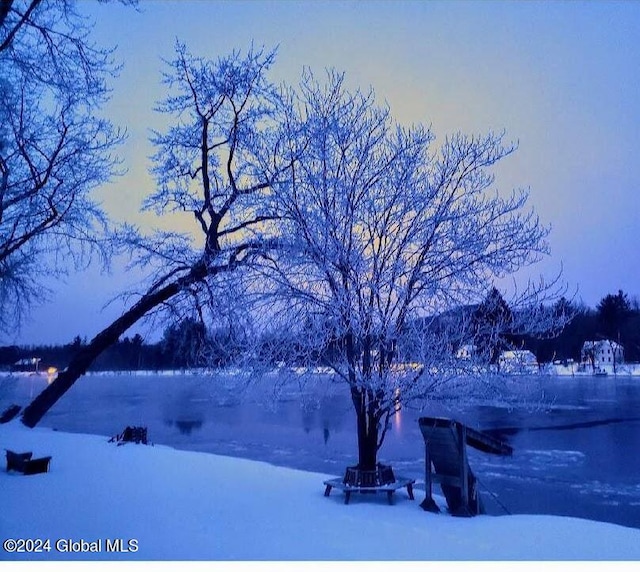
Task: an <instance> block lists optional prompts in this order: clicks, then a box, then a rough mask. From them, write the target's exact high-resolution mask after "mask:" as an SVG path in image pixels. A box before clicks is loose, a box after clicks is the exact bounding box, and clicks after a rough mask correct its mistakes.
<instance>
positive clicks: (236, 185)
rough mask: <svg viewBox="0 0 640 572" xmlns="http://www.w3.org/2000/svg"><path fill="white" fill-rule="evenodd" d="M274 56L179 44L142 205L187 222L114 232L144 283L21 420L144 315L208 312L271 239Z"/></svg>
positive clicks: (276, 173)
mask: <svg viewBox="0 0 640 572" xmlns="http://www.w3.org/2000/svg"><path fill="white" fill-rule="evenodd" d="M274 58H275V54H274V52H266V51H264V50H254V49H251V50H249V52H248V53H247V54H246V55H241V54H240V53H239V52H234V53H233V54H231V55H229V56H226V57H221V58H219V59H217V60H216V61H209V60H205V59H202V58H198V57H195V56H192V55H191V54H189V53H188V51H187V49H186V47H185V46H184V45H182V44H179V43H178V44H177V46H176V57H175V59H174V60H173V61H170V62H167V66H168V71H167V72H166V74H165V75H164V82H165V84H166V85H167V89H168V95H167V97H166V98H165V99H164V100H163V101H162V102H161V103H160V104H159V106H158V109H159V111H160V112H162V113H164V114H166V115H167V116H168V117H169V118H171V119H172V125H171V126H170V127H169V128H168V129H167V131H166V132H163V133H155V134H154V136H153V142H154V143H155V145H156V148H157V152H156V155H155V156H154V158H153V161H154V167H153V173H154V174H155V176H156V180H157V190H156V192H155V193H154V194H152V195H151V196H150V197H148V199H147V201H146V202H145V208H147V209H153V210H154V211H156V212H157V213H158V214H162V215H168V214H169V213H171V212H176V211H177V212H186V213H189V214H191V215H192V220H193V222H194V226H193V228H192V229H191V230H190V231H189V232H184V233H178V232H158V233H155V234H153V235H143V234H141V233H140V232H138V231H137V230H136V229H134V228H130V227H129V228H126V229H124V230H123V231H122V233H121V237H120V238H121V240H122V241H123V242H125V243H126V244H127V245H128V246H129V247H131V248H133V251H134V253H135V254H136V258H135V263H136V264H138V265H140V266H141V267H143V268H144V269H145V270H146V271H147V272H148V273H149V282H150V283H149V286H148V288H147V289H146V290H145V291H143V292H142V293H141V294H139V295H137V300H136V301H135V302H134V303H133V304H132V305H131V306H130V308H129V309H128V310H127V311H125V312H124V313H123V314H122V316H121V317H120V318H118V319H117V320H116V321H114V322H113V323H112V324H111V325H109V326H108V327H107V328H105V329H104V330H103V331H102V332H100V333H99V334H98V335H97V336H96V337H95V338H93V340H91V342H90V343H89V344H88V345H86V346H84V347H83V348H82V350H81V351H80V352H79V354H78V355H77V356H76V357H75V358H74V359H73V360H72V361H71V363H70V364H69V366H68V367H67V369H66V371H64V372H62V373H61V374H60V375H59V376H58V378H57V380H56V381H55V382H54V383H52V384H51V385H49V386H48V387H47V388H46V389H45V390H44V391H43V393H41V394H40V395H39V396H38V397H37V398H36V399H35V400H34V401H33V402H32V403H31V404H30V405H29V406H28V407H27V408H26V409H25V410H24V412H23V417H22V420H23V422H24V423H25V424H26V425H28V426H30V427H33V426H34V425H35V424H36V423H38V421H39V420H40V419H41V418H42V416H43V415H44V414H45V413H46V412H47V411H48V409H49V408H50V407H51V406H52V405H53V404H54V403H55V402H56V401H57V400H58V399H59V398H60V397H61V396H62V395H63V394H64V393H65V392H66V391H67V390H68V389H69V388H70V387H71V385H72V384H73V383H74V382H75V381H76V380H77V379H78V378H79V377H80V376H81V375H83V374H84V373H85V371H86V369H87V367H88V366H89V365H90V364H91V363H92V362H93V360H94V359H95V358H96V357H97V356H98V355H99V354H100V353H101V352H102V351H104V350H105V349H106V348H107V347H108V346H109V345H111V344H113V343H114V342H116V341H117V340H118V338H119V337H120V336H121V335H122V334H123V333H124V332H125V331H126V330H127V329H128V328H129V327H131V326H132V325H133V324H135V323H136V322H138V321H139V320H140V319H142V318H143V317H145V316H153V315H157V314H158V313H165V312H170V311H174V312H184V311H185V308H189V312H191V313H194V312H195V314H196V315H197V314H198V313H200V314H202V313H205V312H207V309H209V311H214V312H215V310H216V307H219V305H220V301H221V300H225V301H226V300H227V299H228V298H227V297H228V294H229V280H228V279H227V278H225V277H224V275H226V274H228V273H229V272H230V271H232V270H236V269H237V268H239V267H241V266H242V265H244V264H247V263H248V262H250V261H251V260H252V258H253V257H254V256H256V255H257V254H258V253H260V252H262V251H264V250H265V249H266V248H268V247H269V238H270V236H271V234H272V231H271V229H270V221H271V219H272V216H273V215H272V214H271V213H272V212H273V209H270V208H269V205H270V203H271V202H272V194H273V193H272V185H273V184H274V182H276V181H277V180H278V178H280V177H283V176H284V174H286V173H287V172H288V170H289V169H290V164H291V160H290V159H287V158H286V157H287V153H286V152H283V150H282V149H281V148H280V142H279V139H278V138H277V129H276V127H275V126H276V115H277V113H278V111H279V106H280V98H279V95H278V90H277V89H275V88H274V86H273V85H272V84H271V83H269V82H268V81H267V77H266V73H267V70H268V69H269V67H270V66H271V65H272V63H273V61H274ZM284 151H286V150H284Z"/></svg>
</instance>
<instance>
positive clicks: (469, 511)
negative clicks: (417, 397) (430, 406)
mask: <svg viewBox="0 0 640 572" xmlns="http://www.w3.org/2000/svg"><path fill="white" fill-rule="evenodd" d="M418 424H419V426H420V431H421V433H422V437H423V439H424V442H425V492H426V496H425V499H424V501H422V503H421V505H420V506H422V508H423V509H425V510H430V511H436V512H438V511H439V509H438V506H437V505H436V503H435V501H434V500H433V497H432V496H431V495H432V487H433V483H439V484H440V486H441V487H442V493H443V494H444V496H445V498H446V499H447V506H448V508H449V512H450V513H451V514H453V515H456V516H474V515H476V514H480V513H482V512H483V509H482V503H481V501H480V495H479V494H478V490H477V479H476V477H475V475H474V474H473V472H472V471H471V467H470V466H469V462H468V460H467V449H466V445H469V446H471V447H473V448H475V449H478V450H480V451H483V452H485V453H491V454H494V455H503V456H504V455H511V454H512V453H513V449H512V448H511V447H510V446H509V445H508V444H506V443H504V442H502V441H500V440H498V439H495V438H494V437H491V436H490V435H487V434H486V433H483V432H481V431H477V430H475V429H472V428H471V427H467V426H465V425H463V424H462V423H460V422H458V421H454V420H453V419H446V418H440V417H421V418H420V419H419V420H418Z"/></svg>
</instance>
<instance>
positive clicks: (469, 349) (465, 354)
mask: <svg viewBox="0 0 640 572" xmlns="http://www.w3.org/2000/svg"><path fill="white" fill-rule="evenodd" d="M477 349H478V348H477V347H476V346H474V345H473V344H464V345H462V346H460V347H459V348H458V349H457V350H456V358H457V359H471V358H472V357H473V356H474V355H475V353H476V351H477Z"/></svg>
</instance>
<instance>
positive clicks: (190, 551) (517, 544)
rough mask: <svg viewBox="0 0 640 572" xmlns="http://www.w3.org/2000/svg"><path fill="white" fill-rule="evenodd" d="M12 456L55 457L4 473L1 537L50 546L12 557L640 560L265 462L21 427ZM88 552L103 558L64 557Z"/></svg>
mask: <svg viewBox="0 0 640 572" xmlns="http://www.w3.org/2000/svg"><path fill="white" fill-rule="evenodd" d="M0 447H2V448H7V449H11V450H14V451H18V452H23V451H33V453H34V456H35V457H38V456H45V455H52V456H53V460H52V462H51V471H50V472H49V473H47V474H41V475H34V476H22V475H19V474H17V473H6V472H5V471H4V470H2V471H0V491H2V492H1V496H2V509H1V510H0V538H1V540H2V541H3V542H4V541H6V540H7V539H34V540H35V539H40V540H49V541H50V543H49V547H50V550H49V551H46V545H45V551H44V552H39V553H8V552H6V550H2V551H0V559H3V560H53V559H57V560H61V559H62V560H84V559H100V560H110V559H119V560H133V559H135V560H540V559H544V560H547V559H551V560H602V559H604V560H637V559H640V530H637V529H632V528H625V527H621V526H617V525H613V524H605V523H598V522H592V521H586V520H579V519H573V518H565V517H551V516H523V515H520V516H502V517H492V516H480V517H476V518H471V519H463V518H454V517H451V516H449V515H447V514H446V513H444V514H439V515H436V514H431V513H425V512H423V511H422V510H421V509H420V508H419V506H418V505H419V502H420V501H421V499H422V496H423V493H422V491H417V494H416V500H415V501H410V500H408V498H407V497H406V495H405V493H404V491H402V492H398V493H397V494H396V501H395V504H394V505H393V506H389V505H388V504H387V502H386V498H385V497H384V496H382V495H380V496H376V497H371V496H367V497H362V496H359V495H356V496H355V497H353V500H352V502H351V503H350V504H349V505H348V506H345V505H344V504H343V498H342V496H341V494H339V493H336V492H332V494H331V496H330V497H329V498H325V497H324V496H323V490H324V487H323V485H322V481H323V479H324V478H326V476H327V475H321V474H317V473H308V472H302V471H296V470H293V469H285V468H280V467H275V466H272V465H269V464H265V463H260V462H255V461H248V460H243V459H235V458H229V457H222V456H217V455H210V454H205V453H194V452H188V451H178V450H175V449H171V448H169V447H164V446H154V447H151V446H144V445H134V444H127V445H124V446H120V447H118V446H116V445H115V444H113V443H108V440H107V438H106V437H99V436H94V435H79V434H67V433H60V432H56V431H52V430H49V429H43V428H36V429H33V430H29V429H26V428H24V427H23V426H22V425H21V424H20V423H18V422H15V421H14V422H11V423H9V424H5V425H0ZM118 540H121V541H122V543H121V545H119V544H118V542H116V541H118ZM82 541H84V544H83V542H82ZM98 541H99V542H98ZM133 541H135V542H133ZM74 543H75V544H74ZM82 547H85V548H89V547H93V548H94V549H96V548H97V549H99V550H100V551H99V552H64V551H63V550H65V549H66V550H68V549H69V548H71V549H73V548H82ZM108 547H109V548H111V549H112V550H113V549H116V548H117V549H118V550H124V549H127V548H129V549H130V551H129V552H124V551H115V552H114V551H111V552H109V551H107V548H108Z"/></svg>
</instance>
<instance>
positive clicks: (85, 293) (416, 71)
mask: <svg viewBox="0 0 640 572" xmlns="http://www.w3.org/2000/svg"><path fill="white" fill-rule="evenodd" d="M80 6H81V9H82V10H83V11H84V12H86V13H87V14H88V15H90V16H91V17H93V18H95V21H96V28H95V33H94V38H95V40H96V41H97V42H98V43H99V44H101V45H103V46H109V45H117V51H116V57H117V59H118V60H119V61H121V62H122V64H123V69H122V72H121V74H120V76H119V77H118V78H116V79H115V80H114V81H113V82H112V88H113V97H112V100H111V102H110V103H109V104H108V105H107V106H106V107H105V109H104V110H103V114H104V115H106V116H107V117H109V118H110V119H111V120H112V121H113V122H114V123H115V124H117V125H119V126H122V127H124V128H126V130H127V132H128V140H127V142H126V144H125V145H124V146H123V147H122V149H121V155H122V158H123V162H124V163H123V165H124V167H126V168H127V170H128V171H127V174H126V175H125V176H123V177H120V178H118V179H117V180H116V181H114V182H113V183H112V184H109V185H107V186H105V187H104V188H101V189H99V190H98V191H97V193H98V196H99V197H100V200H101V201H102V202H103V204H104V206H105V209H106V211H107V212H108V214H109V215H110V216H111V217H112V218H113V219H114V220H118V221H128V222H132V223H136V224H140V225H142V226H151V225H155V226H164V225H172V224H186V223H187V222H189V223H190V221H187V220H178V221H177V223H176V221H174V220H171V221H168V220H163V221H158V220H156V219H154V218H153V217H152V216H151V215H149V214H145V215H144V216H141V215H140V214H139V212H138V210H139V206H140V203H141V201H142V199H143V198H144V196H145V195H146V194H148V193H150V192H151V191H152V190H153V189H154V182H153V179H152V178H151V177H150V176H149V175H148V168H149V166H150V163H149V160H148V157H149V156H150V155H151V154H152V152H153V149H152V147H151V146H150V144H149V143H148V137H149V134H150V129H152V128H162V126H163V119H162V118H161V117H160V116H159V115H158V114H157V113H155V112H154V111H153V108H154V104H155V102H156V101H157V100H159V99H160V98H161V97H162V95H163V91H162V89H163V88H162V85H161V83H160V71H161V70H162V69H163V63H162V59H163V58H165V59H169V58H171V57H172V53H173V46H174V42H175V40H176V39H179V40H181V41H183V42H185V43H186V45H187V47H188V48H189V50H190V51H191V52H193V53H194V54H196V55H200V56H203V57H210V58H212V59H214V58H216V57H218V56H221V55H226V54H228V53H230V52H231V51H232V50H234V49H239V50H242V51H246V50H247V48H248V47H249V46H250V44H251V42H252V41H253V43H254V45H257V46H261V45H264V46H265V47H267V48H272V47H275V46H278V58H277V61H276V64H275V66H274V67H273V69H272V73H271V78H272V79H273V80H274V81H276V82H281V81H284V82H288V83H295V82H297V80H298V79H299V77H300V74H301V72H302V69H303V67H305V66H308V67H310V68H311V69H313V70H314V71H316V72H321V71H322V70H323V69H324V68H327V67H334V68H337V69H339V70H343V71H345V72H346V74H347V81H348V84H349V85H350V86H352V87H361V88H363V89H367V88H368V87H370V86H371V87H373V89H374V90H375V93H376V96H377V98H378V100H379V101H380V103H384V102H386V103H388V105H389V106H390V107H391V111H392V114H393V115H394V116H395V118H396V119H397V120H398V121H399V122H401V123H403V124H411V123H418V122H420V123H425V124H427V125H431V127H432V129H433V131H434V133H435V135H436V137H437V139H438V140H442V139H443V138H444V136H445V135H446V134H448V133H452V132H455V131H463V132H466V133H486V132H487V131H490V130H493V131H502V130H505V131H506V133H507V137H508V139H510V140H514V141H517V142H518V145H519V146H518V151H517V152H516V153H515V154H514V155H512V156H511V157H509V158H507V159H505V161H504V162H503V164H502V165H500V167H499V168H498V169H497V170H496V175H497V179H496V183H495V187H496V189H497V190H498V191H500V192H503V193H508V192H510V190H511V189H513V188H518V187H523V188H527V189H530V205H531V206H532V207H533V208H534V209H535V210H536V212H537V213H538V214H539V215H540V218H541V221H542V222H543V223H544V224H548V225H550V226H551V228H552V231H551V234H550V236H549V243H550V248H551V256H550V257H549V258H548V259H546V260H545V261H543V262H542V263H540V264H538V265H537V266H535V267H533V268H530V269H527V275H531V276H533V277H537V276H538V275H540V274H543V275H546V276H552V275H555V274H557V273H558V272H559V271H560V270H561V269H562V272H563V280H564V281H565V282H566V284H567V286H568V293H569V295H573V294H574V293H576V292H577V293H576V294H575V296H576V299H577V300H582V301H584V302H585V303H587V304H588V305H590V306H595V305H596V304H597V302H598V301H599V300H600V298H602V297H603V296H604V295H605V294H607V293H611V292H617V290H618V289H622V290H624V291H625V292H628V293H629V294H631V295H634V296H635V295H638V296H640V216H639V215H640V213H639V211H640V208H639V207H640V198H639V195H640V175H639V174H638V169H639V161H638V159H639V157H640V3H635V2H619V3H616V2H604V1H603V2H517V3H516V2H493V3H492V2H462V1H457V2H382V1H378V2H330V1H317V2H311V1H309V2H294V1H288V2H274V1H253V2H231V1H227V2H214V1H208V0H198V1H184V0H182V1H179V2H178V1H169V0H146V1H145V0H141V2H140V6H139V8H138V10H135V9H132V8H129V7H123V6H120V5H117V4H111V3H107V4H104V3H97V2H82V3H81V4H80ZM138 278H140V277H138V276H136V275H132V274H130V273H124V272H123V271H122V267H121V263H120V262H119V261H115V262H114V264H113V268H112V273H111V275H103V274H101V272H100V269H99V268H98V267H95V268H91V269H89V270H88V271H86V272H82V273H76V274H72V275H71V276H69V277H68V278H66V279H65V280H64V281H63V282H52V283H51V284H50V288H51V289H52V294H51V296H50V301H49V302H46V303H43V304H41V305H40V306H38V307H35V308H34V309H33V310H32V312H31V314H30V316H29V317H28V318H27V319H26V320H25V321H24V323H23V325H22V329H21V331H19V332H15V333H14V334H13V335H8V336H5V337H4V339H3V340H1V342H2V343H3V344H9V343H24V344H35V343H67V342H70V341H71V340H72V339H73V337H74V336H76V335H80V336H82V337H85V336H86V337H87V338H89V339H90V338H92V337H93V336H94V335H95V334H96V333H98V331H99V330H100V329H101V328H103V327H104V326H106V325H107V324H108V323H109V322H110V321H111V320H112V319H114V318H115V317H117V316H118V315H119V313H120V311H121V310H122V309H123V305H122V302H118V301H116V302H114V303H113V304H111V305H110V306H109V307H107V308H106V309H103V306H104V304H105V303H106V302H108V301H109V300H110V299H112V298H114V297H115V296H117V295H118V293H120V292H122V291H123V290H124V289H126V288H127V287H130V286H131V285H132V284H133V283H135V281H136V280H137V279H138ZM141 333H143V334H144V335H145V336H146V337H147V339H149V340H151V339H154V338H157V337H158V335H159V334H158V332H153V331H149V330H145V329H143V330H141Z"/></svg>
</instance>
